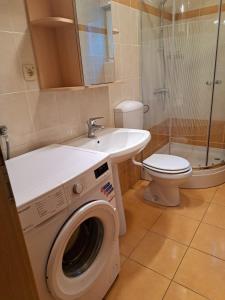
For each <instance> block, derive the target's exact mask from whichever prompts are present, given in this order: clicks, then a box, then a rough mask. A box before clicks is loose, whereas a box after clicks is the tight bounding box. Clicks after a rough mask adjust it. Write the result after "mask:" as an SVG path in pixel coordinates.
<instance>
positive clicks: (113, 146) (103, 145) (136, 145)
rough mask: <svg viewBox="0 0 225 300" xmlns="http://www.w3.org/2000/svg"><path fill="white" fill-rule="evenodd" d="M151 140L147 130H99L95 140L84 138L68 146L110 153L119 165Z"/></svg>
mask: <svg viewBox="0 0 225 300" xmlns="http://www.w3.org/2000/svg"><path fill="white" fill-rule="evenodd" d="M150 138H151V135H150V132H149V131H146V130H137V129H125V128H122V129H120V128H107V129H103V130H99V131H98V132H97V133H96V138H94V139H90V138H88V137H86V136H82V137H79V138H77V139H74V140H70V141H69V142H67V143H66V144H67V145H70V146H75V147H80V148H85V149H91V150H96V151H100V152H105V153H108V154H110V157H111V161H112V163H118V162H121V161H124V160H126V159H128V158H131V157H132V156H133V155H134V154H135V153H137V152H138V151H140V150H141V149H143V148H144V147H145V146H146V145H147V143H148V142H149V141H150Z"/></svg>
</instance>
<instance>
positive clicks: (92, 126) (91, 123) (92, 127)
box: [87, 117, 104, 139]
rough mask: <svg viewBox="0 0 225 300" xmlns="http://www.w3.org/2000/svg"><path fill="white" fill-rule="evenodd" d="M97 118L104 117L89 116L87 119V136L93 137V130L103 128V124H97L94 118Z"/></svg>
mask: <svg viewBox="0 0 225 300" xmlns="http://www.w3.org/2000/svg"><path fill="white" fill-rule="evenodd" d="M99 119H104V117H94V118H90V119H89V120H88V121H87V125H88V137H89V138H92V139H93V138H95V137H96V136H95V131H96V130H98V129H103V128H104V126H102V125H97V124H96V120H99Z"/></svg>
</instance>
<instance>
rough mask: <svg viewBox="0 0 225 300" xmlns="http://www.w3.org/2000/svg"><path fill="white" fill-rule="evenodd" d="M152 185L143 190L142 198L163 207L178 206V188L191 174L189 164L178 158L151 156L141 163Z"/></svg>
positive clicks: (172, 156)
mask: <svg viewBox="0 0 225 300" xmlns="http://www.w3.org/2000/svg"><path fill="white" fill-rule="evenodd" d="M143 167H144V169H145V170H146V172H147V173H148V174H149V175H150V176H151V178H152V183H151V184H150V185H149V186H148V187H147V188H146V189H145V192H144V198H145V200H147V201H151V202H154V203H157V204H160V205H164V206H177V205H179V204H180V192H179V187H180V186H181V185H182V184H184V183H185V182H186V181H187V180H188V179H189V178H190V177H191V174H192V168H191V165H190V163H189V162H188V161H187V160H186V159H184V158H182V157H179V156H174V155H166V154H153V155H151V156H149V157H148V158H147V159H145V160H144V161H143Z"/></svg>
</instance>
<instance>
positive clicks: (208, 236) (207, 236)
mask: <svg viewBox="0 0 225 300" xmlns="http://www.w3.org/2000/svg"><path fill="white" fill-rule="evenodd" d="M191 247H193V248H196V249H199V250H202V251H204V252H207V253H209V254H211V255H214V256H217V257H219V258H221V259H224V260H225V230H224V229H222V228H218V227H214V226H212V225H208V224H201V225H200V227H199V228H198V231H197V233H196V235H195V237H194V239H193V241H192V243H191Z"/></svg>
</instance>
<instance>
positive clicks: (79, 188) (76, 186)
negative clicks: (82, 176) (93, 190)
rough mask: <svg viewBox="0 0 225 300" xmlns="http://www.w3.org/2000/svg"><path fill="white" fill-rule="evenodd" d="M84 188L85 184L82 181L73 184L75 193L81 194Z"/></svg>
mask: <svg viewBox="0 0 225 300" xmlns="http://www.w3.org/2000/svg"><path fill="white" fill-rule="evenodd" d="M83 190H84V186H83V184H82V183H75V184H74V186H73V192H74V194H81V193H82V192H83Z"/></svg>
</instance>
